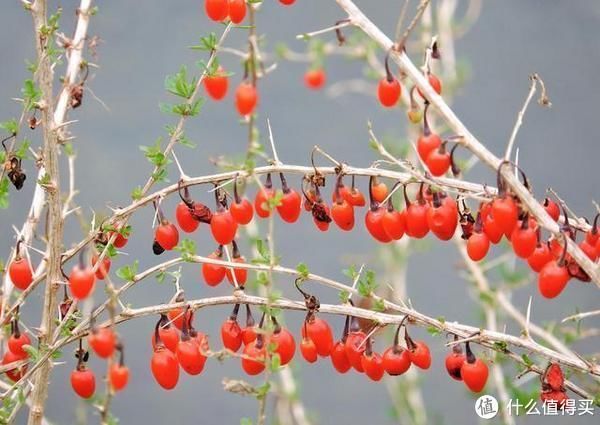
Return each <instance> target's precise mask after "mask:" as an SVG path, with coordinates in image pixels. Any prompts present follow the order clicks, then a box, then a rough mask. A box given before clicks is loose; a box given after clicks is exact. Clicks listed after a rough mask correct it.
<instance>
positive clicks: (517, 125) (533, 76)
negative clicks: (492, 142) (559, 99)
mask: <svg viewBox="0 0 600 425" xmlns="http://www.w3.org/2000/svg"><path fill="white" fill-rule="evenodd" d="M529 81H531V83H530V85H529V92H528V93H527V97H526V98H525V103H523V107H522V108H521V110H520V111H519V113H518V114H517V121H516V122H515V126H514V127H513V130H512V133H511V135H510V139H509V140H508V145H507V146H506V152H505V153H504V159H505V160H510V156H511V152H512V148H513V145H514V144H515V140H516V138H517V133H518V132H519V129H520V128H521V125H523V117H524V116H525V112H526V111H527V107H528V106H529V103H530V102H531V99H533V96H534V95H535V92H536V88H537V83H538V81H540V82H541V81H542V80H541V79H540V78H539V76H538V75H537V74H536V73H534V74H531V75H530V76H529ZM541 84H543V83H541ZM544 91H545V90H544ZM542 96H544V94H542ZM540 104H543V103H542V102H540ZM546 105H547V103H546Z"/></svg>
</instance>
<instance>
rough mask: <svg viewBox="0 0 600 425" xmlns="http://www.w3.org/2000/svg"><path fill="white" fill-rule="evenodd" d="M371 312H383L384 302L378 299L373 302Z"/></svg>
mask: <svg viewBox="0 0 600 425" xmlns="http://www.w3.org/2000/svg"><path fill="white" fill-rule="evenodd" d="M371 310H373V311H378V312H380V313H381V312H384V311H385V302H384V301H383V300H382V299H381V298H379V299H376V300H375V301H373V306H372V307H371Z"/></svg>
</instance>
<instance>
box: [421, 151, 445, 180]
mask: <svg viewBox="0 0 600 425" xmlns="http://www.w3.org/2000/svg"><path fill="white" fill-rule="evenodd" d="M425 164H426V165H427V168H429V172H430V173H431V174H432V175H434V176H436V177H439V176H443V175H444V174H446V173H447V172H448V170H449V169H450V153H449V152H448V151H446V146H445V143H442V144H441V145H440V147H439V148H437V149H433V150H432V151H431V152H429V155H427V158H426V159H425Z"/></svg>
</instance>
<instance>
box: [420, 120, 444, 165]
mask: <svg viewBox="0 0 600 425" xmlns="http://www.w3.org/2000/svg"><path fill="white" fill-rule="evenodd" d="M426 130H427V131H426V132H425V133H423V134H422V135H421V137H419V140H417V152H418V153H419V156H420V157H421V159H422V160H423V161H424V162H427V158H428V157H429V154H431V153H432V152H434V151H436V150H437V149H439V148H440V146H442V139H441V138H440V136H438V135H437V134H435V133H432V132H431V131H429V128H426Z"/></svg>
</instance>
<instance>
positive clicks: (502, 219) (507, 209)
mask: <svg viewBox="0 0 600 425" xmlns="http://www.w3.org/2000/svg"><path fill="white" fill-rule="evenodd" d="M492 214H493V215H494V221H497V223H498V226H499V227H500V228H501V229H502V231H503V232H504V233H508V234H510V233H511V232H512V231H513V229H514V228H515V225H516V224H517V221H518V219H519V208H518V207H517V204H516V202H515V200H514V198H513V197H512V196H510V195H505V196H502V197H499V198H496V199H494V201H493V202H492Z"/></svg>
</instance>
